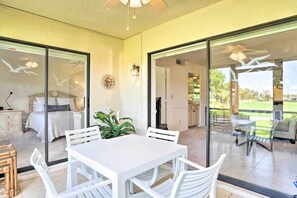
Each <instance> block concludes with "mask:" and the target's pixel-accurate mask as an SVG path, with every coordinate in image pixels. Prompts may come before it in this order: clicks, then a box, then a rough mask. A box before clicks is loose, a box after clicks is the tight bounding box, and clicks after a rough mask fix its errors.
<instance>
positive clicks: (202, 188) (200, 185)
mask: <svg viewBox="0 0 297 198" xmlns="http://www.w3.org/2000/svg"><path fill="white" fill-rule="evenodd" d="M225 157H226V154H222V155H221V156H220V158H219V160H218V161H217V162H216V163H215V164H213V165H212V166H210V167H208V168H205V167H202V166H200V165H198V164H195V163H193V162H191V161H189V160H186V159H183V158H178V160H177V166H176V169H175V175H174V178H173V179H168V180H166V181H165V182H163V183H161V184H159V185H158V186H156V187H154V188H150V187H149V186H148V185H147V184H146V183H144V182H143V181H141V180H138V179H137V178H132V179H131V181H132V182H133V183H134V184H135V185H137V186H138V187H139V188H141V189H142V190H143V191H144V192H140V193H137V194H134V195H133V197H141V198H145V197H154V198H161V197H170V198H175V197H183V198H192V197H199V198H206V197H210V198H215V197H216V181H217V177H218V174H219V171H220V168H221V166H222V164H223V161H224V159H225ZM184 164H187V165H190V166H192V167H194V168H196V169H199V170H183V168H182V167H184Z"/></svg>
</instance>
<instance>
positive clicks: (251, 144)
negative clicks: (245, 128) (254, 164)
mask: <svg viewBox="0 0 297 198" xmlns="http://www.w3.org/2000/svg"><path fill="white" fill-rule="evenodd" d="M253 142H254V141H253V140H251V141H249V140H248V141H247V143H246V145H247V146H246V155H247V156H249V154H250V151H251V149H252V146H253Z"/></svg>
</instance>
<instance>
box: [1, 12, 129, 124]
mask: <svg viewBox="0 0 297 198" xmlns="http://www.w3.org/2000/svg"><path fill="white" fill-rule="evenodd" d="M0 21H1V25H0V36H2V37H8V38H14V39H19V40H24V41H30V42H34V43H41V44H46V45H51V46H57V47H62V48H67V49H73V50H77V51H83V52H88V53H90V54H91V87H90V90H91V115H93V113H94V112H95V111H98V110H100V109H103V108H104V107H106V106H109V107H110V108H113V109H115V110H118V109H121V107H122V101H123V99H122V98H121V95H120V86H121V84H120V80H119V78H120V72H121V70H120V68H121V66H122V62H123V60H122V59H123V40H121V39H117V38H114V37H110V36H106V35H103V34H99V33H96V32H92V31H89V30H85V29H82V28H78V27H75V26H71V25H67V24H64V23H60V22H57V21H53V20H49V19H46V18H42V17H38V16H35V15H32V14H28V13H24V12H21V11H17V10H13V9H10V8H6V7H3V6H0ZM107 73H108V74H112V75H113V76H114V77H115V87H114V89H112V90H105V89H104V88H103V86H102V85H101V78H102V76H103V75H104V74H107ZM130 86H131V84H130ZM91 120H92V116H91Z"/></svg>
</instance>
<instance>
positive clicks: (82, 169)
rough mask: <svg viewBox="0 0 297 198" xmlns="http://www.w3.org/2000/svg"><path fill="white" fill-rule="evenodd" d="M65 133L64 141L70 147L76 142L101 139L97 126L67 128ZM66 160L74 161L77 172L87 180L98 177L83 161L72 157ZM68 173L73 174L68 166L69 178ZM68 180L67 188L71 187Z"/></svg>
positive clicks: (81, 142)
mask: <svg viewBox="0 0 297 198" xmlns="http://www.w3.org/2000/svg"><path fill="white" fill-rule="evenodd" d="M65 135H66V142H67V148H70V147H72V146H74V145H78V144H84V143H87V142H91V141H95V140H101V135H100V131H99V127H98V126H93V127H88V128H83V129H77V130H68V131H65ZM68 161H69V162H70V163H76V164H78V165H76V166H77V172H78V173H80V174H82V175H83V176H85V177H86V178H88V179H89V180H91V179H93V178H96V177H98V173H97V172H96V171H95V170H93V169H92V168H90V167H88V166H86V165H85V164H83V163H80V162H78V161H76V160H74V159H69V158H68ZM70 174H73V173H72V172H71V169H70V167H69V168H68V178H70ZM69 182H70V181H68V184H67V186H68V188H70V187H71V184H70V183H69Z"/></svg>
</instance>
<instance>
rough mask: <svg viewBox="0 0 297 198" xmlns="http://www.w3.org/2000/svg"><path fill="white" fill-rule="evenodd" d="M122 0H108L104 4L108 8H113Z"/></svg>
mask: <svg viewBox="0 0 297 198" xmlns="http://www.w3.org/2000/svg"><path fill="white" fill-rule="evenodd" d="M119 2H120V0H107V1H106V2H105V4H104V6H105V7H106V8H113V7H115V6H116V5H117V4H118V3H119Z"/></svg>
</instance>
